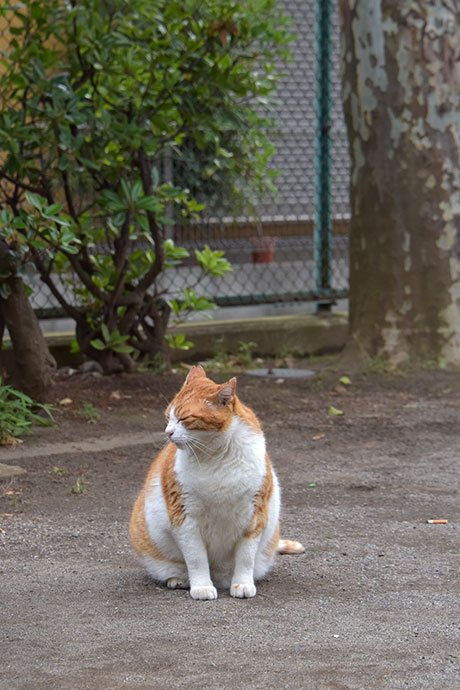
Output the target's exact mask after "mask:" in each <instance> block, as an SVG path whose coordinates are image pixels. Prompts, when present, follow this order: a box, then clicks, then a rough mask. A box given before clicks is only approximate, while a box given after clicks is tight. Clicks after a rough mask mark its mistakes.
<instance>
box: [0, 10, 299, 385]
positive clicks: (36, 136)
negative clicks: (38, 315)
mask: <svg viewBox="0 0 460 690" xmlns="http://www.w3.org/2000/svg"><path fill="white" fill-rule="evenodd" d="M1 15H3V16H5V17H6V18H7V19H9V20H10V31H11V33H12V40H11V42H10V45H9V48H8V49H7V50H6V51H4V54H3V60H2V80H1V81H0V103H1V104H2V111H1V112H0V157H1V159H2V161H3V164H2V168H1V169H0V179H3V181H4V182H5V183H8V184H3V185H1V187H0V206H1V207H2V208H3V210H2V212H1V217H0V223H1V229H0V233H1V237H3V238H4V239H5V240H6V241H7V242H8V244H9V246H10V247H11V251H12V253H13V254H14V257H15V267H16V268H15V270H17V271H20V270H22V268H23V267H24V265H25V264H26V263H27V262H28V261H32V262H33V263H34V264H35V267H36V268H37V269H38V271H39V273H40V276H41V278H42V280H43V281H44V282H45V283H46V284H47V285H48V287H49V289H50V290H51V292H52V294H53V295H54V297H55V298H56V299H57V300H58V302H59V303H60V305H61V306H62V307H63V308H64V309H65V311H66V313H67V314H68V315H69V316H71V317H72V318H74V319H75V321H76V334H77V341H78V346H79V348H80V350H82V351H83V352H84V353H85V354H86V355H89V356H91V357H93V358H95V359H98V360H99V361H100V362H101V364H102V365H103V367H104V369H105V371H107V372H110V371H115V370H120V369H127V370H129V369H131V368H133V366H134V365H135V362H139V361H141V360H142V359H144V358H151V357H154V356H155V355H156V354H157V353H162V354H163V355H164V356H165V357H167V345H166V340H165V333H166V328H167V325H168V321H169V318H170V315H171V313H173V315H174V316H175V317H179V316H181V317H182V316H184V314H185V313H186V312H187V311H189V310H196V309H203V308H209V307H210V306H212V305H211V303H210V301H209V300H208V299H205V298H204V297H203V296H202V295H199V294H197V292H196V290H195V286H188V287H187V289H186V290H185V291H184V292H183V294H181V295H179V296H178V297H176V298H175V299H174V300H171V295H168V294H167V292H166V291H165V290H164V288H162V287H161V285H160V282H159V278H160V276H161V274H162V272H163V271H165V270H169V269H171V268H173V267H175V266H177V265H179V264H180V263H181V262H183V261H184V259H186V258H187V257H188V252H187V250H186V249H184V248H183V247H177V246H176V245H175V244H174V242H173V241H172V239H170V238H168V237H167V234H168V233H167V229H168V225H170V224H171V223H172V222H174V221H173V219H174V218H175V219H176V220H177V219H183V220H187V219H189V218H197V217H198V214H199V213H200V212H201V211H202V210H203V208H204V203H205V201H206V197H213V198H214V199H215V198H216V197H217V198H220V200H221V201H222V203H223V201H224V197H225V198H226V199H227V198H228V196H229V195H230V196H231V198H232V199H236V198H237V197H238V196H239V197H240V202H241V203H243V201H242V200H244V203H251V199H253V196H251V195H255V194H259V193H261V192H262V191H263V190H264V189H272V186H271V177H272V176H271V175H270V174H268V173H267V160H268V158H269V156H270V155H271V153H272V151H273V147H272V145H271V144H270V141H269V133H270V130H271V129H272V128H273V120H272V118H271V116H270V112H269V102H270V99H271V96H272V94H273V92H274V89H275V85H276V70H275V60H276V59H279V58H280V57H283V56H285V54H286V45H287V43H288V42H289V37H288V34H287V31H286V28H285V27H286V24H287V20H286V18H285V17H283V16H282V15H281V14H280V13H279V11H277V9H276V6H275V1H274V0H245V2H244V3H241V2H236V1H235V0H230V1H229V0H129V1H128V0H111V2H105V1H103V0H81V2H78V3H64V2H61V0H59V1H58V0H43V1H40V2H39V1H38V0H24V2H22V3H21V4H17V5H14V7H13V8H12V7H8V8H3V9H0V16H1ZM167 159H169V160H173V161H174V170H175V173H176V174H175V175H174V174H173V179H172V180H171V179H168V176H167V175H166V174H164V172H163V171H164V168H165V165H164V164H165V161H166V160H167ZM202 190H204V192H203V191H202ZM232 203H233V202H232ZM235 203H236V202H235ZM195 259H196V260H197V262H198V265H199V267H200V269H201V271H202V274H203V275H206V274H209V275H213V276H221V275H223V274H224V273H225V272H227V271H229V270H230V265H229V264H228V262H227V261H226V260H225V258H223V257H222V256H221V253H219V252H213V251H212V250H211V249H210V248H209V247H205V248H204V250H203V251H202V252H198V253H197V254H196V257H195ZM66 281H67V282H68V283H69V287H70V290H71V292H70V294H69V293H68V291H66V290H65V289H64V288H65V285H64V284H63V282H64V283H65V282H66ZM2 290H3V294H2ZM5 290H7V286H6V285H5V284H4V283H3V286H2V281H1V276H0V298H1V297H2V296H5V294H4V292H5ZM175 346H180V342H179V341H178V342H176V343H175Z"/></svg>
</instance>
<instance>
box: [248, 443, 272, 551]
mask: <svg viewBox="0 0 460 690" xmlns="http://www.w3.org/2000/svg"><path fill="white" fill-rule="evenodd" d="M265 468H266V471H265V477H264V480H263V482H262V486H261V487H260V489H259V491H258V492H257V493H256V495H255V496H254V513H253V515H252V520H251V523H250V525H249V527H248V529H247V530H246V532H245V533H244V535H243V536H245V537H247V538H250V537H253V538H255V537H258V536H259V534H260V533H261V532H262V530H263V529H265V527H266V526H267V522H268V508H269V501H270V497H271V495H272V493H273V473H272V466H271V463H270V458H269V457H268V453H267V454H266V455H265Z"/></svg>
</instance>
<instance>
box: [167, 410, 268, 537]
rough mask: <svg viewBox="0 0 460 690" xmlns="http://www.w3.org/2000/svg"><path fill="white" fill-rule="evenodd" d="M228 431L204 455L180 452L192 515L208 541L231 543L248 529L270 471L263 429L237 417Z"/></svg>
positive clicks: (179, 467) (182, 478)
mask: <svg viewBox="0 0 460 690" xmlns="http://www.w3.org/2000/svg"><path fill="white" fill-rule="evenodd" d="M224 433H225V434H226V435H227V436H226V437H225V438H224V437H223V438H222V439H221V443H220V444H219V443H217V442H216V443H215V445H214V447H213V446H212V445H210V446H209V447H208V449H207V452H208V453H210V455H205V454H203V455H202V456H201V459H200V457H195V456H193V454H190V453H189V452H187V451H186V450H179V451H178V454H177V462H176V472H177V475H178V479H179V482H180V484H181V486H182V489H183V496H184V503H185V509H186V514H187V515H188V516H189V517H190V518H192V519H194V520H197V521H198V523H199V525H200V530H201V532H202V534H203V537H204V538H205V540H206V541H207V542H208V545H211V544H214V543H215V542H219V543H222V545H223V544H224V543H226V542H227V541H228V542H229V544H230V543H231V542H232V541H233V540H234V539H235V538H236V537H237V536H238V535H241V533H242V532H244V530H245V529H246V528H247V525H248V523H249V521H250V520H251V516H252V513H253V510H254V504H253V499H254V496H255V494H256V493H257V491H258V490H259V488H260V486H261V484H262V481H263V477H264V475H265V471H266V469H265V468H266V461H265V440H264V437H263V435H262V434H257V433H255V432H254V431H253V430H252V429H249V428H248V427H247V425H245V424H244V423H242V422H240V421H239V420H237V419H236V420H234V421H233V423H232V425H231V427H230V429H229V430H228V431H227V432H224ZM218 440H219V439H218Z"/></svg>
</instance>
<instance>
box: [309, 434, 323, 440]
mask: <svg viewBox="0 0 460 690" xmlns="http://www.w3.org/2000/svg"><path fill="white" fill-rule="evenodd" d="M320 438H324V434H315V435H314V436H312V440H313V441H319V440H320Z"/></svg>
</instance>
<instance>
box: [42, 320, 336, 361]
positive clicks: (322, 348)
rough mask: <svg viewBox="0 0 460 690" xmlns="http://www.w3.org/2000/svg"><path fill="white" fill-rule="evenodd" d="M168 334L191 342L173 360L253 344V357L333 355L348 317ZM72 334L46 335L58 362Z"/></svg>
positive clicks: (214, 324) (196, 325) (174, 329)
mask: <svg viewBox="0 0 460 690" xmlns="http://www.w3.org/2000/svg"><path fill="white" fill-rule="evenodd" d="M168 331H169V333H171V335H174V334H177V333H184V334H185V336H186V338H187V340H190V341H192V342H193V344H194V346H193V348H191V349H190V350H175V351H173V352H172V360H173V361H187V360H197V359H200V358H208V357H213V356H214V355H215V354H216V352H219V351H224V352H237V350H238V348H239V344H240V343H241V342H250V341H253V342H255V343H257V347H256V348H255V349H254V354H256V355H259V356H279V355H280V354H287V353H289V354H294V355H299V356H301V357H305V356H309V355H318V354H324V353H328V352H337V351H339V350H341V349H342V347H343V346H344V345H345V341H346V338H347V333H348V316H347V314H346V313H344V312H333V313H331V314H321V315H316V314H294V315H288V316H285V315H283V316H262V317H256V318H251V319H222V320H214V319H213V320H209V321H199V322H189V323H184V324H181V325H178V326H171V327H170V328H169V329H168ZM73 337H74V334H73V333H70V332H69V333H49V334H46V340H47V342H48V345H49V347H50V349H51V350H52V352H53V354H54V355H55V356H56V357H57V359H58V361H59V362H62V361H63V359H64V358H65V354H66V353H67V359H70V357H71V356H70V354H69V353H68V346H69V343H70V341H71V340H72V338H73Z"/></svg>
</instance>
